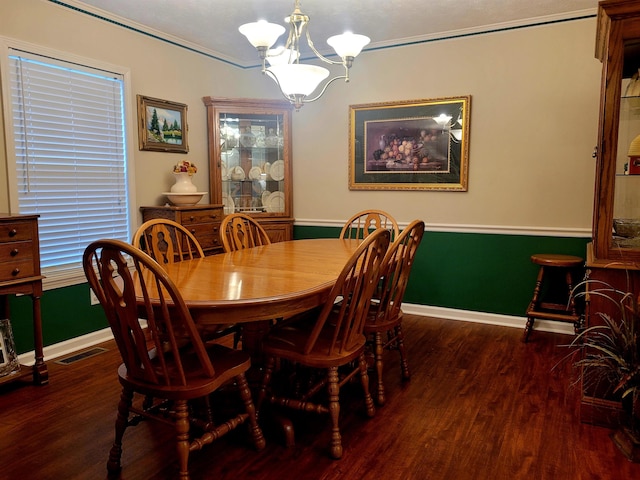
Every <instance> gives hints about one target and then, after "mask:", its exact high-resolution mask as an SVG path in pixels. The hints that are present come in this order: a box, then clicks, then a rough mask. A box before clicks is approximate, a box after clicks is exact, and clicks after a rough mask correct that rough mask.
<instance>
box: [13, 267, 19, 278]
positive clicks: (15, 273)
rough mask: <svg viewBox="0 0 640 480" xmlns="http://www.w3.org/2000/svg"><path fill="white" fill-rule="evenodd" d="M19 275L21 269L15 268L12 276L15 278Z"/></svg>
mask: <svg viewBox="0 0 640 480" xmlns="http://www.w3.org/2000/svg"><path fill="white" fill-rule="evenodd" d="M19 273H20V269H19V268H14V269H13V272H11V275H13V276H14V277H15V276H16V275H18V274H19Z"/></svg>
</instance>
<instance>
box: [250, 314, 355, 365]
mask: <svg viewBox="0 0 640 480" xmlns="http://www.w3.org/2000/svg"><path fill="white" fill-rule="evenodd" d="M312 328H313V323H311V322H308V321H306V319H304V318H303V319H299V320H298V321H296V322H289V323H287V324H286V325H283V326H282V327H276V328H274V329H273V330H272V331H271V332H270V333H269V335H267V337H265V339H264V340H263V343H262V348H263V351H264V352H265V353H266V354H267V355H274V356H276V357H280V358H285V359H287V360H291V361H294V362H298V363H301V364H303V365H307V366H309V367H314V368H327V367H331V366H339V365H343V364H344V363H345V362H350V361H351V360H355V359H356V358H358V355H360V353H361V352H362V351H363V349H364V346H365V343H366V337H365V336H364V335H362V336H361V337H362V338H361V341H359V342H357V343H356V345H355V346H354V347H353V348H352V349H351V350H350V351H343V352H342V353H341V354H337V353H330V352H329V350H330V349H329V346H330V344H331V341H332V338H331V337H330V336H329V335H327V331H322V332H320V336H319V337H318V340H317V342H316V343H315V344H314V346H313V349H312V350H311V352H310V353H307V354H305V353H304V347H305V346H306V343H307V340H308V339H309V333H310V331H311V329H312ZM328 333H329V334H330V333H331V331H329V332H328Z"/></svg>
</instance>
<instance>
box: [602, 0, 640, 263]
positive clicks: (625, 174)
mask: <svg viewBox="0 0 640 480" xmlns="http://www.w3.org/2000/svg"><path fill="white" fill-rule="evenodd" d="M630 8H631V5H629V4H625V3H624V2H619V1H613V2H602V3H601V4H600V11H599V25H598V32H597V39H596V56H597V57H598V58H599V59H600V60H601V61H602V62H603V65H604V67H603V78H602V81H603V96H602V99H601V105H600V129H599V130H600V131H599V138H598V148H597V165H596V190H595V204H594V221H593V261H595V262H598V263H607V262H610V261H618V262H620V261H621V262H623V263H628V262H638V261H639V260H640V78H639V77H640V73H639V71H640V18H638V17H636V18H633V15H638V12H631V11H629V10H630ZM635 8H637V6H636V7H635Z"/></svg>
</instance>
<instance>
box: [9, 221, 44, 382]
mask: <svg viewBox="0 0 640 480" xmlns="http://www.w3.org/2000/svg"><path fill="white" fill-rule="evenodd" d="M0 258H2V262H1V263H0V315H1V316H2V318H7V319H11V317H10V315H9V313H10V312H9V298H8V295H16V294H22V295H29V296H31V299H32V302H33V346H34V352H35V364H34V365H33V367H27V366H24V365H21V366H20V370H19V371H18V372H16V373H14V374H10V375H6V376H3V377H0V384H1V383H5V382H10V381H13V380H17V379H20V378H22V377H26V376H28V375H31V374H33V382H34V383H35V384H37V385H44V384H47V383H49V373H48V372H47V366H46V364H45V363H44V354H43V340H42V319H41V315H40V297H41V296H42V279H43V278H44V277H43V276H42V275H41V274H40V243H39V238H38V215H9V214H6V213H1V214H0Z"/></svg>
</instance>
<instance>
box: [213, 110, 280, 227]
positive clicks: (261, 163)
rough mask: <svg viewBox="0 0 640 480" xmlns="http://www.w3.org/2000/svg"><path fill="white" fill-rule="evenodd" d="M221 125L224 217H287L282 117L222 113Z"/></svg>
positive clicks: (220, 117) (221, 172)
mask: <svg viewBox="0 0 640 480" xmlns="http://www.w3.org/2000/svg"><path fill="white" fill-rule="evenodd" d="M218 122H219V129H220V176H221V185H222V204H223V205H224V209H225V213H226V214H229V213H233V212H245V213H246V212H249V213H263V212H266V213H284V211H285V188H284V187H285V177H286V172H285V165H284V158H285V157H284V136H283V132H284V118H283V115H282V114H271V115H267V114H248V113H245V114H238V113H233V112H221V113H220V114H219V118H218Z"/></svg>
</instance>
